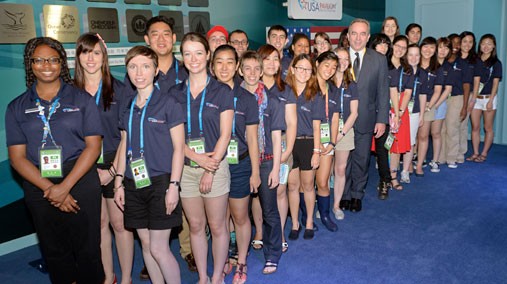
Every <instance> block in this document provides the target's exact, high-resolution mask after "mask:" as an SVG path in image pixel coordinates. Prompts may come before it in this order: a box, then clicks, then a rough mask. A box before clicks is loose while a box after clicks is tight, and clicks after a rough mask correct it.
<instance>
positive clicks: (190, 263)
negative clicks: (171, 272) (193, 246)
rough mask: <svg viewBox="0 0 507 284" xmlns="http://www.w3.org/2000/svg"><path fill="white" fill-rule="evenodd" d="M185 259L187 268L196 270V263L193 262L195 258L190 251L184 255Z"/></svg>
mask: <svg viewBox="0 0 507 284" xmlns="http://www.w3.org/2000/svg"><path fill="white" fill-rule="evenodd" d="M185 261H186V262H187V265H188V270H190V271H192V272H197V265H196V264H195V259H194V255H193V254H191V253H189V254H187V256H185Z"/></svg>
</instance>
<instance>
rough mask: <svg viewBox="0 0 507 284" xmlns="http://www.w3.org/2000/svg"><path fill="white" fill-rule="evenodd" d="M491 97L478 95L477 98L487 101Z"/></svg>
mask: <svg viewBox="0 0 507 284" xmlns="http://www.w3.org/2000/svg"><path fill="white" fill-rule="evenodd" d="M490 96H491V95H478V96H477V98H478V99H489V97H490Z"/></svg>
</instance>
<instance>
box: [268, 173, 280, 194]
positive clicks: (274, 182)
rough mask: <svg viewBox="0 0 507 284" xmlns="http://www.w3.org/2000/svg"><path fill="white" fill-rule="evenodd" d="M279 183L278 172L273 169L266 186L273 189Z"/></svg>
mask: <svg viewBox="0 0 507 284" xmlns="http://www.w3.org/2000/svg"><path fill="white" fill-rule="evenodd" d="M279 183H280V170H278V171H276V170H275V169H274V168H273V170H271V172H270V173H269V176H268V186H269V188H270V189H273V188H275V187H277V186H278V184H279Z"/></svg>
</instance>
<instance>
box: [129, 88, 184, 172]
mask: <svg viewBox="0 0 507 284" xmlns="http://www.w3.org/2000/svg"><path fill="white" fill-rule="evenodd" d="M133 99H134V98H132V99H131V100H130V102H129V103H128V104H127V106H126V109H125V111H124V112H123V115H122V119H121V121H120V128H121V129H122V130H125V131H126V132H127V152H128V148H129V146H130V147H132V158H133V159H137V158H139V157H140V156H141V154H140V149H141V145H140V142H141V140H140V126H141V125H140V123H141V115H142V112H143V109H140V108H139V107H137V106H136V105H134V111H133V113H132V135H131V137H132V140H131V141H129V138H128V136H129V127H128V126H129V117H130V106H131V104H132V101H133ZM144 108H146V114H145V117H144V122H143V126H144V139H143V140H144V158H145V161H146V166H147V167H148V173H149V175H150V176H151V177H155V176H159V175H162V174H170V173H171V167H172V160H173V143H172V139H171V132H170V130H171V128H173V127H175V126H177V125H179V124H182V123H184V122H185V115H184V113H183V110H182V109H181V105H180V104H178V103H176V100H175V99H174V98H173V97H171V96H167V95H163V94H162V93H161V91H160V90H158V89H157V88H154V90H153V94H152V95H151V99H150V101H149V104H148V105H145V106H144ZM127 158H128V157H127ZM127 163H128V161H127ZM125 175H126V176H127V177H129V178H133V177H132V172H131V171H130V170H129V169H128V167H127V170H126V171H125Z"/></svg>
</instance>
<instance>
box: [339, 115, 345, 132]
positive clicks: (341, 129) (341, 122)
mask: <svg viewBox="0 0 507 284" xmlns="http://www.w3.org/2000/svg"><path fill="white" fill-rule="evenodd" d="M343 125H345V123H344V122H343V118H341V117H340V119H339V120H338V132H342V131H343Z"/></svg>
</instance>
